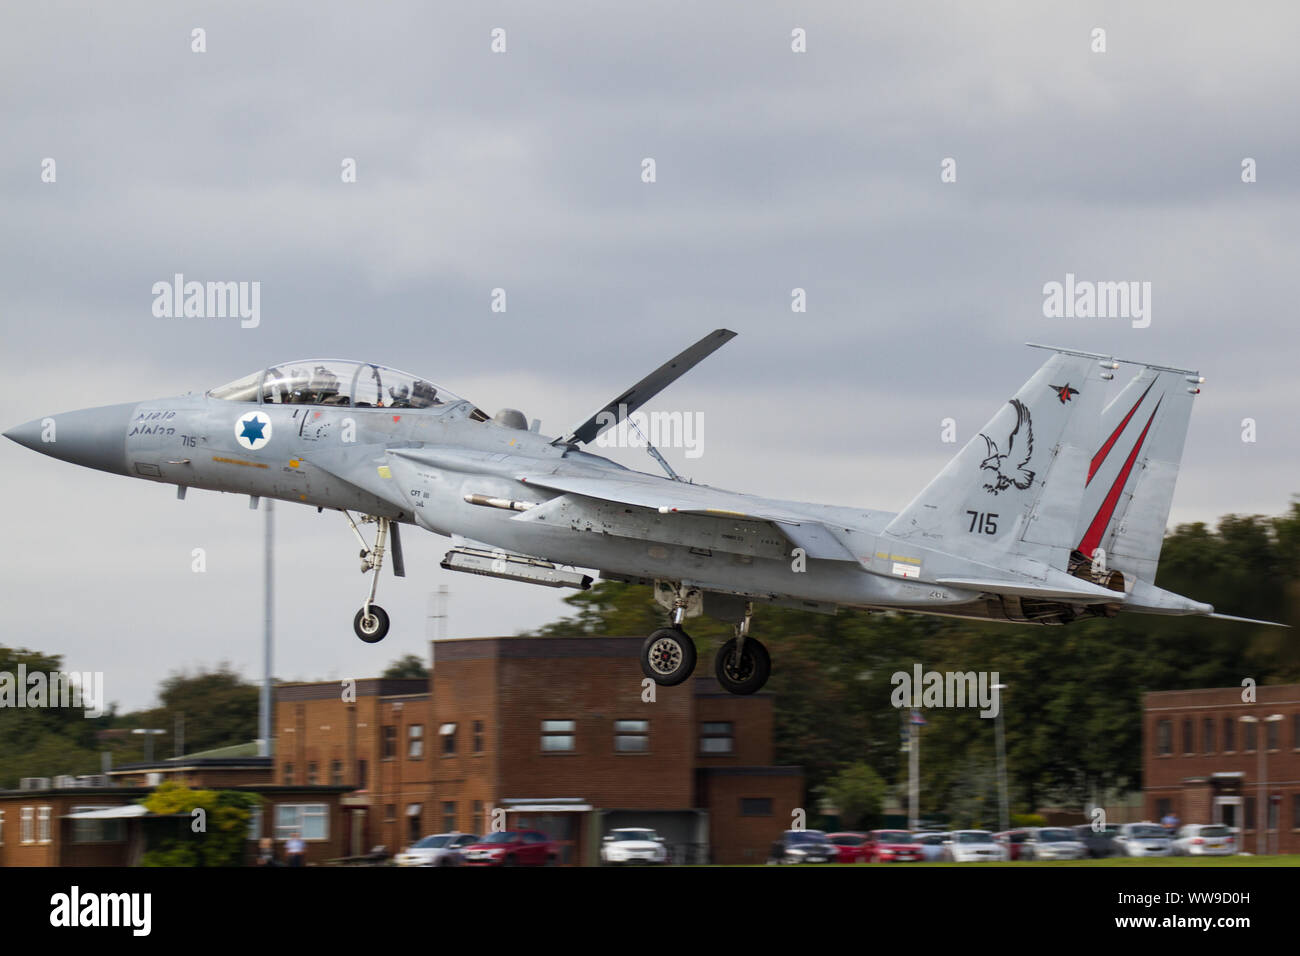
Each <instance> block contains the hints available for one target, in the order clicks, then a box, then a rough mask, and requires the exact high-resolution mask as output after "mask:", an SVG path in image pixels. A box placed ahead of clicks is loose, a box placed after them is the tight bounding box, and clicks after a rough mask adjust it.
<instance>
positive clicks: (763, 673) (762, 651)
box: [713, 607, 772, 694]
mask: <svg viewBox="0 0 1300 956" xmlns="http://www.w3.org/2000/svg"><path fill="white" fill-rule="evenodd" d="M752 613H753V609H752V608H750V607H746V608H745V618H744V620H742V621H739V622H737V624H736V636H735V637H733V638H732V639H731V640H729V641H727V642H726V643H725V644H723V645H722V646H721V647H719V648H718V656H717V657H715V658H714V659H713V671H714V673H715V674H716V676H717V678H718V683H719V684H721V685H722V686H723V688H725V689H726V690H728V691H730V692H731V693H733V694H752V693H754V692H755V691H756V690H759V689H760V688H761V687H762V686H763V685H764V684H766V683H767V678H768V675H770V674H771V673H772V658H771V657H770V656H769V655H768V653H767V648H766V647H764V646H763V644H762V642H761V641H759V640H758V638H755V637H750V636H749V618H750V615H751V614H752Z"/></svg>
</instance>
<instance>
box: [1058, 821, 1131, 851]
mask: <svg viewBox="0 0 1300 956" xmlns="http://www.w3.org/2000/svg"><path fill="white" fill-rule="evenodd" d="M1070 829H1072V830H1073V831H1074V837H1075V839H1076V840H1078V841H1079V842H1080V843H1082V844H1083V848H1084V849H1085V850H1086V851H1087V853H1088V856H1089V857H1091V858H1092V859H1094V860H1100V859H1103V858H1105V857H1108V856H1123V855H1124V849H1123V847H1121V846H1120V845H1119V844H1118V843H1116V842H1115V837H1117V836H1119V824H1118V823H1107V824H1106V825H1105V826H1103V827H1100V828H1097V829H1094V828H1093V826H1092V824H1091V823H1080V824H1079V825H1078V826H1076V827H1071V828H1070Z"/></svg>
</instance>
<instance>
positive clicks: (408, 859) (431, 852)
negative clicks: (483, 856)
mask: <svg viewBox="0 0 1300 956" xmlns="http://www.w3.org/2000/svg"><path fill="white" fill-rule="evenodd" d="M478 839H479V838H478V837H477V836H475V835H474V834H473V833H435V834H433V835H432V836H427V837H425V838H424V839H423V840H419V841H417V842H415V843H412V844H411V845H410V846H409V847H408V848H407V849H406V850H405V851H404V852H402V853H399V854H397V857H396V859H395V860H394V862H396V863H397V865H398V866H460V864H461V851H462V850H464V849H465V847H467V846H470V845H471V844H474V843H477V842H478Z"/></svg>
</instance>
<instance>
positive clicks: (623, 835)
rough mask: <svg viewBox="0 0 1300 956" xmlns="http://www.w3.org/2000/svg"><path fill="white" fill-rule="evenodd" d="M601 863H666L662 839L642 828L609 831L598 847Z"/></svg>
mask: <svg viewBox="0 0 1300 956" xmlns="http://www.w3.org/2000/svg"><path fill="white" fill-rule="evenodd" d="M600 861H601V862H602V863H667V862H668V848H667V847H666V846H664V838H663V837H661V836H660V835H659V834H658V833H655V831H654V830H647V829H645V828H644V827H623V828H621V829H618V830H610V831H609V832H608V833H606V834H605V839H604V840H603V841H602V842H601V845H600Z"/></svg>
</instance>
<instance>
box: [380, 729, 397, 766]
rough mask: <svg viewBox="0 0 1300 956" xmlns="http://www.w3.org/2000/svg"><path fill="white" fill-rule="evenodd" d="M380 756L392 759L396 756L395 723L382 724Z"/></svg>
mask: <svg viewBox="0 0 1300 956" xmlns="http://www.w3.org/2000/svg"><path fill="white" fill-rule="evenodd" d="M381 756H382V757H383V758H384V759H385V760H392V759H393V758H394V757H396V756H397V726H396V725H395V724H385V725H384V749H383V751H382V753H381Z"/></svg>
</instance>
